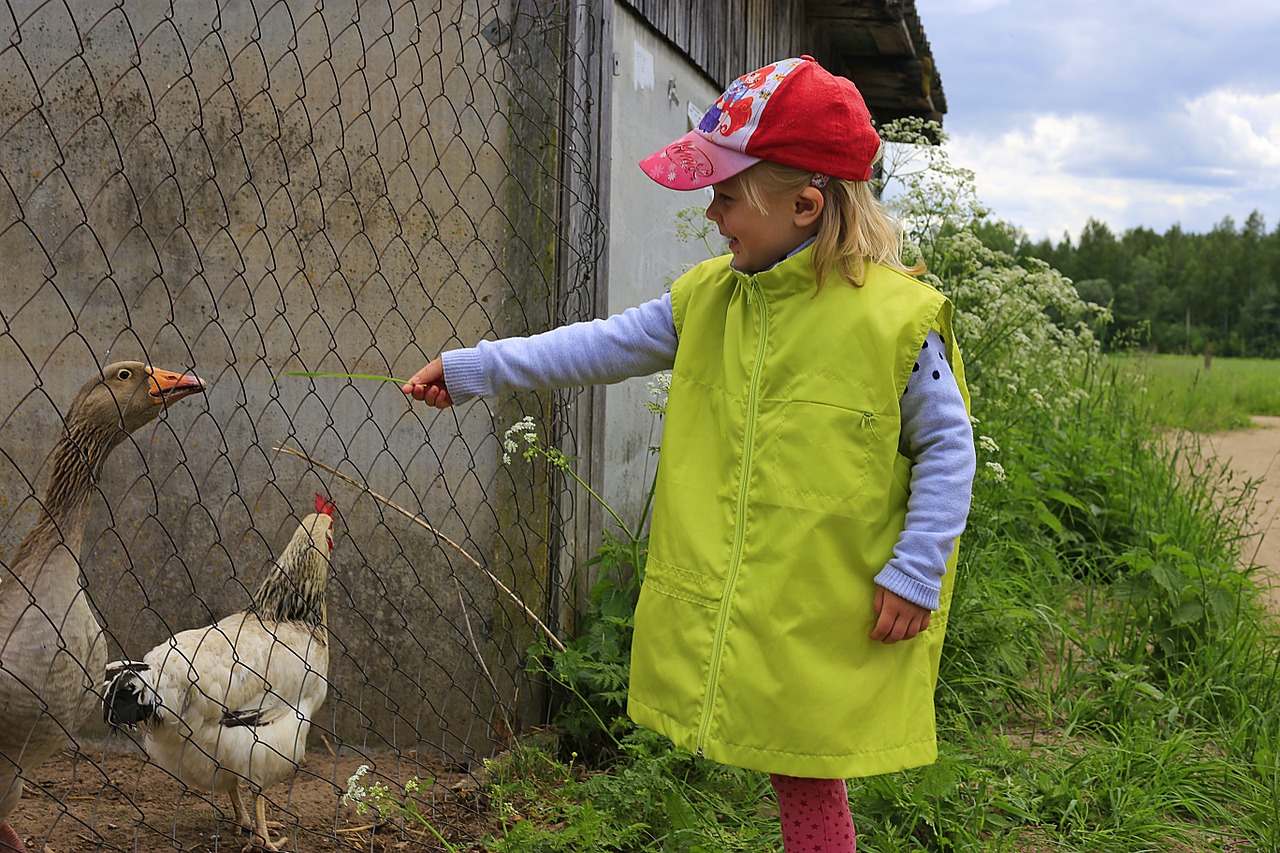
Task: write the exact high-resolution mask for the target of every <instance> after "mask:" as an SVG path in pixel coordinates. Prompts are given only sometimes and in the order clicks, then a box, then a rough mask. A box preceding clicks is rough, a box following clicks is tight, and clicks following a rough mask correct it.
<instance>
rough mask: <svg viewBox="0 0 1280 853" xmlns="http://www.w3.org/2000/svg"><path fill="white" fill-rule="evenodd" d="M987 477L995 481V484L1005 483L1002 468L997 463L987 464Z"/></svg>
mask: <svg viewBox="0 0 1280 853" xmlns="http://www.w3.org/2000/svg"><path fill="white" fill-rule="evenodd" d="M987 476H988V477H990V478H991V479H993V480H995V481H996V482H997V483H1003V482H1004V481H1005V473H1004V466H1003V465H1001V464H1000V463H999V462H988V463H987Z"/></svg>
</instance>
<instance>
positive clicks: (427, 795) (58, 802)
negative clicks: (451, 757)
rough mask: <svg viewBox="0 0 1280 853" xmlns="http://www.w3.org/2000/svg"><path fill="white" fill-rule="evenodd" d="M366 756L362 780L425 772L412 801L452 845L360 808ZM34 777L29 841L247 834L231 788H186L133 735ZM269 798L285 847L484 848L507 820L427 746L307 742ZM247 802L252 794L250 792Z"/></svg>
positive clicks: (65, 850) (62, 845)
mask: <svg viewBox="0 0 1280 853" xmlns="http://www.w3.org/2000/svg"><path fill="white" fill-rule="evenodd" d="M113 740H114V739H113ZM108 743H109V744H110V742H108ZM361 765H369V766H370V768H371V769H370V772H369V773H368V774H367V775H366V776H365V777H364V778H363V779H362V780H361V784H362V785H364V786H365V787H366V788H367V787H369V786H370V785H372V784H373V783H374V782H375V781H377V782H381V783H382V784H383V785H385V786H387V787H388V788H390V789H391V790H392V791H402V790H403V786H404V783H405V782H406V781H407V780H408V779H410V778H411V777H415V776H416V777H418V778H419V779H421V780H423V786H422V789H421V790H420V791H419V792H418V793H417V794H416V795H415V796H414V799H415V800H416V804H417V809H418V811H419V813H420V814H422V815H423V816H425V817H426V818H427V819H428V820H430V822H431V826H432V827H433V828H434V829H435V830H436V831H437V832H439V833H440V836H441V837H443V838H444V839H445V840H446V841H447V842H448V843H449V845H450V846H449V847H446V846H445V845H444V844H442V843H441V842H440V840H439V839H438V838H436V836H435V835H434V834H433V833H432V832H431V830H429V829H428V828H427V827H425V826H423V825H421V824H419V823H414V822H410V824H409V825H408V826H405V825H404V824H403V822H401V823H399V824H397V823H394V822H381V821H379V820H378V819H377V816H376V813H374V812H373V811H372V809H370V810H366V811H365V813H364V814H361V813H359V812H358V811H357V809H356V808H355V806H353V805H350V804H346V803H343V802H342V795H343V794H344V793H345V792H346V790H347V779H349V778H350V777H351V775H352V774H353V773H355V772H356V770H357V768H359V767H360V766H361ZM34 777H35V780H34V781H35V784H34V785H32V784H29V785H28V786H27V789H26V792H25V793H24V795H23V798H22V801H21V802H20V803H19V804H18V807H17V809H15V810H14V812H13V814H11V815H10V823H11V824H12V825H13V828H14V829H15V830H16V831H17V833H18V835H19V836H20V837H21V838H22V839H23V841H24V842H25V843H26V845H27V849H28V850H30V851H33V853H34V851H38V850H40V849H41V848H43V849H44V850H45V851H48V853H89V851H104V850H112V851H135V853H162V851H163V852H164V853H174V851H202V853H203V851H208V853H239V851H240V850H241V849H242V848H243V847H244V845H245V843H246V841H248V836H247V835H246V834H244V833H241V832H239V830H238V827H237V825H236V823H235V821H234V820H233V819H232V811H231V805H230V801H229V800H228V799H227V798H226V797H222V798H219V799H218V800H217V802H216V803H213V802H211V799H210V797H209V796H208V795H204V796H201V795H198V794H194V793H190V792H184V791H183V788H182V786H181V785H180V784H179V783H178V782H177V781H176V780H175V779H174V778H173V777H172V776H170V775H169V774H168V773H166V772H165V771H163V770H161V769H159V768H158V767H156V766H155V765H154V764H151V763H150V762H148V761H147V760H146V759H145V757H144V756H143V755H142V754H141V752H140V751H139V750H137V749H136V748H134V747H133V746H132V745H131V744H129V743H128V742H123V743H115V744H111V745H108V746H103V745H95V746H93V747H89V746H84V747H82V749H81V750H80V751H78V752H77V751H74V750H71V749H67V750H64V751H63V752H61V753H59V754H57V755H56V756H54V757H53V758H51V759H50V760H48V761H46V762H45V763H44V764H43V765H42V766H41V767H40V768H39V769H38V770H37V771H36V772H35V774H34ZM267 798H268V805H267V818H268V820H270V821H278V822H279V823H280V826H279V828H276V829H274V832H275V833H276V835H277V836H279V835H283V836H285V837H284V839H283V843H281V844H280V845H279V847H280V849H281V850H282V851H298V853H310V851H330V850H333V851H352V853H354V851H361V853H392V851H401V850H403V851H405V853H409V851H413V853H418V851H445V850H452V851H457V853H464V851H473V850H480V849H483V848H481V847H480V845H479V842H480V841H481V840H482V839H483V838H484V837H485V836H486V835H497V834H499V832H500V828H499V826H498V825H497V823H496V821H494V820H493V819H492V818H491V817H490V812H491V810H490V809H489V808H487V807H486V806H485V805H484V804H483V803H482V802H481V801H480V795H479V792H478V788H477V785H476V784H475V779H474V778H473V777H472V776H471V775H470V774H469V773H468V772H467V770H466V768H462V767H458V766H456V765H454V764H451V763H450V762H448V761H445V760H441V759H433V758H430V757H427V756H421V755H414V754H408V755H402V756H397V755H385V754H384V755H355V754H353V755H334V754H332V753H330V752H325V751H312V752H311V753H310V754H308V756H307V760H306V762H305V764H304V766H303V768H302V770H301V771H300V772H299V773H298V775H297V776H296V777H295V779H294V780H293V782H292V783H288V782H281V783H279V784H278V785H276V786H274V787H273V788H271V789H269V790H268V791H267ZM245 802H246V804H248V805H250V806H251V804H252V800H250V799H249V798H248V795H247V793H246V799H245Z"/></svg>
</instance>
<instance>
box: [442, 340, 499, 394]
mask: <svg viewBox="0 0 1280 853" xmlns="http://www.w3.org/2000/svg"><path fill="white" fill-rule="evenodd" d="M440 360H441V362H442V363H443V364H444V384H445V387H446V388H448V389H449V396H450V397H452V398H453V402H454V403H465V402H466V401H467V400H472V399H475V398H476V397H488V396H490V395H492V393H493V390H492V389H491V388H489V387H488V384H487V382H486V381H485V370H484V358H483V357H482V356H481V355H480V350H478V349H475V348H471V349H455V350H450V351H449V352H446V353H441V354H440Z"/></svg>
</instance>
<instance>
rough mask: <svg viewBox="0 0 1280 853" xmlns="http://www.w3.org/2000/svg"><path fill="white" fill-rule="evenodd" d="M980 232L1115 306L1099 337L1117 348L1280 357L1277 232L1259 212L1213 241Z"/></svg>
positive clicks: (1220, 228)
mask: <svg viewBox="0 0 1280 853" xmlns="http://www.w3.org/2000/svg"><path fill="white" fill-rule="evenodd" d="M981 228H982V229H983V230H984V231H985V233H984V234H983V235H982V237H983V241H984V242H986V243H987V244H988V245H991V246H993V247H994V248H1000V249H1002V250H1004V251H1007V252H1010V253H1011V254H1014V255H1016V256H1019V257H1024V258H1026V257H1034V258H1039V259H1041V260H1043V261H1045V262H1047V263H1048V264H1049V265H1050V266H1052V267H1054V268H1055V269H1057V270H1058V271H1060V272H1061V273H1062V274H1063V275H1065V276H1067V277H1068V278H1070V279H1071V280H1072V281H1073V282H1074V283H1075V286H1076V289H1077V290H1078V291H1079V293H1080V296H1081V297H1083V298H1084V299H1085V300H1087V301H1089V302H1094V303H1097V304H1099V305H1103V306H1106V307H1108V308H1110V310H1111V314H1112V320H1111V322H1110V323H1109V324H1108V325H1107V327H1106V328H1104V329H1102V330H1100V334H1101V336H1102V340H1103V342H1104V345H1105V346H1107V347H1108V348H1110V349H1121V348H1128V347H1133V346H1142V347H1147V348H1150V349H1154V350H1156V351H1158V352H1173V353H1204V352H1206V351H1208V352H1211V353H1213V354H1216V355H1224V356H1241V357H1251V358H1280V227H1277V228H1276V229H1275V230H1274V231H1272V232H1270V233H1268V232H1267V230H1266V224H1265V222H1264V221H1263V217H1262V215H1261V214H1259V213H1258V212H1257V211H1254V212H1253V213H1251V214H1249V217H1248V218H1247V219H1246V220H1245V221H1244V224H1243V225H1242V226H1237V225H1236V223H1235V221H1234V220H1233V219H1232V218H1231V217H1227V218H1225V219H1223V220H1222V221H1221V222H1219V223H1218V224H1217V225H1216V226H1214V227H1213V229H1212V230H1210V231H1209V232H1208V233H1207V234H1192V233H1188V232H1186V231H1183V230H1182V228H1180V227H1179V226H1177V225H1175V226H1173V227H1172V228H1170V229H1169V230H1167V231H1165V233H1163V234H1158V233H1156V232H1155V231H1153V230H1151V229H1150V228H1131V229H1129V230H1127V231H1125V232H1124V233H1123V234H1120V235H1118V236H1117V235H1116V234H1115V233H1113V232H1112V231H1111V229H1110V228H1108V227H1107V225H1106V224H1105V223H1102V222H1099V221H1097V220H1093V219H1090V220H1089V222H1088V223H1087V224H1086V225H1085V227H1084V229H1083V230H1082V231H1081V232H1080V239H1079V241H1076V242H1073V241H1072V240H1071V236H1070V235H1069V234H1064V235H1063V238H1062V241H1061V242H1058V243H1055V242H1053V241H1052V240H1050V239H1047V238H1046V239H1043V240H1040V241H1039V242H1032V241H1031V240H1029V239H1028V238H1027V237H1026V235H1025V233H1023V232H1021V231H1020V230H1019V229H1017V228H1014V227H1012V226H1009V225H1008V224H1006V223H987V224H986V225H984V226H981Z"/></svg>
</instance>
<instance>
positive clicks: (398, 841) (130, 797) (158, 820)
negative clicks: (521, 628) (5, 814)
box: [10, 417, 1280, 853]
mask: <svg viewBox="0 0 1280 853" xmlns="http://www.w3.org/2000/svg"><path fill="white" fill-rule="evenodd" d="M1254 421H1255V428H1254V429H1250V430H1239V431H1235V432H1230V433H1222V434H1218V435H1214V436H1210V438H1209V442H1210V446H1211V447H1212V448H1213V451H1214V453H1215V454H1216V455H1217V457H1218V458H1219V459H1222V460H1224V461H1226V462H1228V463H1229V464H1230V465H1231V466H1232V467H1233V468H1234V469H1235V470H1236V471H1238V472H1239V473H1240V474H1241V475H1243V476H1245V477H1247V478H1249V479H1252V480H1256V481H1258V482H1259V492H1258V502H1257V506H1256V508H1255V509H1256V511H1255V512H1254V517H1253V523H1254V535H1253V536H1252V537H1251V539H1250V542H1249V545H1248V547H1246V549H1245V554H1244V561H1245V563H1246V565H1256V566H1258V569H1257V571H1258V572H1259V578H1260V580H1262V582H1263V585H1264V586H1265V585H1267V583H1266V579H1268V578H1269V579H1270V580H1271V583H1270V586H1271V589H1270V591H1269V596H1270V601H1271V606H1272V611H1273V612H1275V613H1277V614H1280V417H1270V418H1263V417H1259V418H1255V419H1254ZM361 765H369V766H370V768H371V772H370V774H369V775H368V776H366V777H365V778H364V779H363V780H362V782H363V784H364V785H365V786H366V787H368V786H369V785H371V784H372V783H373V782H374V781H375V780H376V781H381V782H382V783H383V784H384V785H386V786H387V787H389V788H390V789H392V790H393V791H400V790H403V786H404V783H405V781H407V780H408V779H409V778H411V777H414V776H416V777H418V778H419V779H422V780H430V782H429V784H424V786H423V789H422V790H421V791H420V792H419V793H418V794H417V795H415V799H416V800H417V807H418V809H419V812H420V813H421V814H422V815H424V816H425V817H426V818H427V819H428V820H429V821H430V822H431V826H432V827H433V828H434V829H435V830H436V831H437V832H439V833H440V836H442V837H443V838H444V839H445V841H447V842H448V844H449V846H448V847H446V846H445V844H443V843H441V842H440V840H439V839H438V838H437V837H436V836H435V835H434V834H433V833H432V832H431V830H429V829H427V828H426V827H424V826H422V825H419V824H410V825H408V826H404V825H396V824H394V823H379V822H378V821H376V819H374V818H373V816H372V815H371V813H370V812H368V811H366V812H365V813H364V814H360V813H359V812H358V811H357V810H356V808H355V807H354V806H352V805H349V804H345V803H343V802H342V795H343V793H345V792H346V790H347V779H348V778H349V777H350V776H351V775H352V774H353V773H355V772H356V769H357V768H358V767H360V766H361ZM471 770H478V768H467V767H461V766H458V765H456V764H453V763H450V762H449V761H447V760H444V759H439V758H433V757H430V756H424V755H415V754H407V755H358V754H353V755H335V754H333V753H332V752H331V751H313V752H312V753H311V754H310V755H309V756H308V758H307V762H306V765H305V766H304V767H303V769H302V771H301V772H299V774H298V775H297V777H296V778H295V779H294V781H293V782H292V783H284V782H282V783H280V784H279V785H277V786H275V787H274V788H272V789H271V790H269V791H268V792H267V796H268V798H269V806H268V816H269V818H271V819H273V820H278V821H280V822H281V823H282V827H281V828H280V829H279V830H277V831H278V832H280V833H282V834H284V835H285V836H287V838H286V839H285V842H284V843H283V844H281V845H280V847H281V850H284V851H296V853H310V851H329V850H335V851H338V850H340V851H361V853H394V851H401V850H403V851H405V853H410V851H412V853H417V851H444V850H452V851H457V853H463V851H474V850H481V849H483V848H482V847H481V845H480V842H481V840H482V839H483V838H485V837H486V836H494V835H498V834H499V833H500V827H499V826H498V824H497V822H496V820H495V818H494V817H493V816H492V811H493V810H492V809H491V808H489V807H488V805H487V804H486V803H484V802H482V800H481V798H480V795H479V792H478V786H477V785H476V780H475V777H474V776H473V775H471V772H470V771H471ZM34 776H35V779H34V784H32V785H29V786H28V788H27V792H26V794H25V795H24V797H23V799H22V801H21V803H19V805H18V808H17V809H16V810H15V811H14V813H13V814H12V815H11V816H10V822H11V823H12V825H13V827H14V829H15V830H17V832H18V834H19V835H20V836H21V837H22V838H23V839H24V840H25V841H26V842H27V845H28V847H29V849H31V850H32V851H36V850H39V849H40V848H42V847H44V848H45V849H46V850H48V851H50V853H89V851H102V850H113V851H117V850H118V851H134V853H173V851H201V853H204V851H208V853H218V851H234V853H238V851H240V850H241V848H242V847H243V846H244V843H245V841H246V840H247V838H246V836H245V835H243V834H240V833H239V832H238V831H237V827H236V825H235V823H234V821H232V820H230V819H229V817H230V805H229V803H228V802H227V801H226V800H225V799H222V800H219V801H218V802H217V803H216V804H214V803H212V802H211V801H210V798H209V797H208V796H204V797H202V796H199V795H195V794H191V793H185V792H184V791H183V790H182V786H181V785H179V784H178V783H177V782H176V781H175V780H174V779H173V778H172V777H171V776H169V775H168V774H167V773H165V772H164V771H162V770H160V769H159V768H157V767H156V766H155V765H153V764H150V763H149V762H147V761H146V760H145V759H144V758H143V757H142V755H141V753H140V752H139V751H138V750H137V749H136V748H135V747H133V746H132V745H131V744H130V743H128V742H121V741H114V740H112V741H108V743H107V745H95V746H93V747H89V746H85V747H83V748H82V750H81V751H78V752H77V751H72V750H66V751H64V752H62V753H60V754H59V755H57V756H55V757H54V758H53V759H51V760H49V761H47V762H45V763H44V765H42V766H41V767H40V768H39V769H38V770H37V771H36V772H35V774H34ZM515 819H518V818H515Z"/></svg>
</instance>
